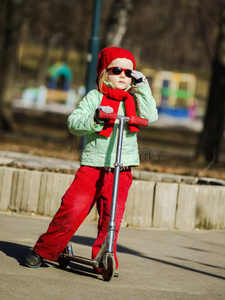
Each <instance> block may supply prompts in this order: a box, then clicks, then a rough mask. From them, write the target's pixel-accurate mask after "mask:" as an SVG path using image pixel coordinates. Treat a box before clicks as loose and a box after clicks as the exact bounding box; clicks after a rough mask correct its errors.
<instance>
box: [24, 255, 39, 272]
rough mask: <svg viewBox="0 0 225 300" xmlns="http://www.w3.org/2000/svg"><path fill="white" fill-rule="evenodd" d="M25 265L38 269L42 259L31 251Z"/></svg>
mask: <svg viewBox="0 0 225 300" xmlns="http://www.w3.org/2000/svg"><path fill="white" fill-rule="evenodd" d="M25 263H26V266H27V267H30V268H38V267H40V265H41V264H42V258H41V257H40V256H39V255H38V254H37V253H35V252H34V251H31V252H30V253H29V254H28V255H27V257H26V262H25Z"/></svg>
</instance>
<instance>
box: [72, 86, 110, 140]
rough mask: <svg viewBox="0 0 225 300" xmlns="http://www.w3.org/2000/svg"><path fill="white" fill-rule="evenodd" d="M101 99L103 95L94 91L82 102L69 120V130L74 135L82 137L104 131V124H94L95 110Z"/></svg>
mask: <svg viewBox="0 0 225 300" xmlns="http://www.w3.org/2000/svg"><path fill="white" fill-rule="evenodd" d="M101 98H102V95H101V94H100V93H99V92H98V91H97V90H92V91H90V92H89V93H88V94H87V95H86V96H85V97H84V98H83V99H82V100H81V101H80V103H79V104H78V106H77V108H76V109H75V110H74V111H73V112H72V114H71V115H70V116H69V118H68V123H67V124H68V129H69V131H70V132H71V133H72V134H74V135H79V136H82V135H86V134H90V133H92V132H99V131H101V130H102V129H103V126H104V124H96V123H95V122H94V114H95V110H96V108H97V107H98V106H99V104H100V102H101Z"/></svg>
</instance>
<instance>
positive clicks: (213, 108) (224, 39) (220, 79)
mask: <svg viewBox="0 0 225 300" xmlns="http://www.w3.org/2000/svg"><path fill="white" fill-rule="evenodd" d="M224 49H225V6H223V8H222V9H221V24H220V28H219V35H218V40H217V45H216V49H215V57H214V62H213V65H212V78H211V84H210V92H209V98H208V106H207V111H206V115H205V119H204V128H203V131H202V133H201V136H200V145H199V148H198V150H197V156H198V157H199V156H200V154H201V153H202V154H204V158H205V161H208V162H209V161H211V162H216V161H218V159H219V153H220V146H221V141H222V138H223V131H224V114H225V108H224V104H225V51H224Z"/></svg>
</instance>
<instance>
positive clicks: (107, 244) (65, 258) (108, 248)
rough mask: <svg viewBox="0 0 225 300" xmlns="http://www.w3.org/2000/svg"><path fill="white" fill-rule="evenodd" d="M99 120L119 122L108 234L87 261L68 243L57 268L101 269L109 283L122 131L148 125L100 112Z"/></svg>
mask: <svg viewBox="0 0 225 300" xmlns="http://www.w3.org/2000/svg"><path fill="white" fill-rule="evenodd" d="M98 113H99V116H98V118H99V119H110V120H116V119H117V120H119V134H118V140H117V151H116V161H115V164H114V165H115V170H114V178H113V192H112V202H111V211H110V221H109V224H108V234H107V237H106V239H105V241H104V243H103V245H102V247H101V249H100V250H99V252H98V254H97V256H96V257H95V259H89V258H85V257H81V256H76V255H74V254H73V249H72V245H71V243H70V242H69V243H68V244H67V246H66V248H65V250H64V251H63V253H61V254H60V256H59V260H58V263H59V266H60V267H61V268H66V267H67V266H68V265H69V262H70V261H74V262H77V263H80V264H84V265H89V266H92V267H94V268H102V277H103V279H104V280H105V281H110V280H111V279H112V278H113V276H114V273H115V269H116V263H115V258H114V254H113V244H114V235H115V216H116V205H117V195H118V185H119V176H120V168H121V167H122V166H123V164H122V163H121V154H122V142H123V130H124V124H125V122H127V123H128V124H130V125H138V126H144V127H146V126H147V125H148V119H144V118H140V117H135V116H131V117H126V116H120V115H117V114H115V113H111V114H106V113H104V112H102V111H101V110H99V111H98Z"/></svg>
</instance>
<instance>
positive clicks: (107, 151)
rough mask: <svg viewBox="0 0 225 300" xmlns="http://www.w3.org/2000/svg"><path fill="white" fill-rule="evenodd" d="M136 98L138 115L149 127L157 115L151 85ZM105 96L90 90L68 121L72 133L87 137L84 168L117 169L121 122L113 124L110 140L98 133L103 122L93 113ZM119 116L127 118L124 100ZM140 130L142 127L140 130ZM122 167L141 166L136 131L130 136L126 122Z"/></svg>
mask: <svg viewBox="0 0 225 300" xmlns="http://www.w3.org/2000/svg"><path fill="white" fill-rule="evenodd" d="M135 95H136V97H137V99H136V102H137V103H136V107H137V116H140V117H142V118H147V119H148V120H149V124H150V123H152V122H154V121H156V120H157V118H158V112H157V108H156V103H155V100H154V98H153V96H152V93H151V90H150V88H149V84H148V83H145V84H144V85H143V86H140V87H138V88H136V92H135ZM102 97H103V94H102V93H100V92H99V91H97V90H92V91H90V92H89V93H88V94H87V95H86V96H85V97H84V98H83V99H82V100H81V101H80V103H79V104H78V106H77V108H76V109H75V110H74V111H73V113H72V114H71V115H70V116H69V118H68V128H69V131H70V132H71V133H72V134H74V135H79V136H83V135H86V136H87V137H86V146H85V149H84V152H83V153H82V158H81V165H85V166H93V167H114V163H115V159H116V146H117V132H118V127H119V126H118V125H119V124H118V121H117V120H116V122H115V124H114V128H113V131H112V133H111V136H110V137H105V136H101V135H99V134H97V132H100V131H101V130H102V129H103V127H104V123H102V124H96V123H95V122H94V113H95V110H96V108H97V107H98V106H100V104H101V101H102ZM118 115H125V104H124V101H121V102H120V106H119V110H118ZM140 130H141V127H140ZM121 161H122V163H123V166H138V165H139V153H138V144H137V132H133V133H130V131H129V126H128V125H127V123H126V124H125V127H124V135H123V146H122V158H121Z"/></svg>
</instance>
